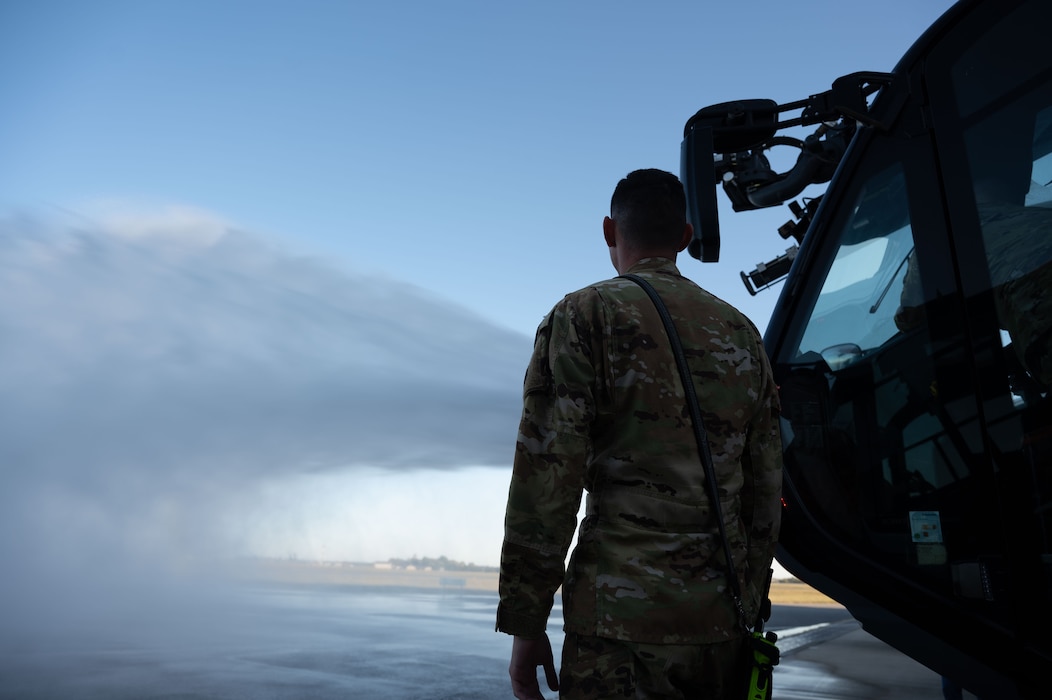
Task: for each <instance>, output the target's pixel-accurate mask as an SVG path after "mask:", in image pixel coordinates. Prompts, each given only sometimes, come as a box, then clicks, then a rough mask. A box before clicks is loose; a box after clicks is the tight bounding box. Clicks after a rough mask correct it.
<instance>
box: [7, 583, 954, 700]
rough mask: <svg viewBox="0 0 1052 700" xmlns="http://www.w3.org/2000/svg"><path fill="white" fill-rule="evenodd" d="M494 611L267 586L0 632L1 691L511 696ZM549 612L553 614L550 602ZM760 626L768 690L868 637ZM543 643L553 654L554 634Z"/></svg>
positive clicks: (788, 688)
mask: <svg viewBox="0 0 1052 700" xmlns="http://www.w3.org/2000/svg"><path fill="white" fill-rule="evenodd" d="M495 608H496V596H495V594H493V593H472V592H467V591H462V590H455V589H454V590H444V591H443V590H434V589H429V590H409V589H386V590H385V589H377V588H366V587H348V586H267V587H255V588H251V589H248V590H242V591H240V592H239V593H238V594H237V595H236V596H231V597H229V598H227V599H225V601H224V603H223V605H221V606H212V607H208V608H206V609H198V610H197V613H196V614H192V613H190V612H189V611H184V612H185V613H186V614H176V615H171V614H165V615H160V614H158V615H151V614H148V613H143V614H139V615H136V616H125V617H123V618H122V617H121V616H106V617H104V618H100V619H96V620H93V621H88V622H89V623H90V624H85V622H86V621H83V620H82V621H80V624H79V626H75V625H72V624H71V625H70V626H69V627H68V628H66V629H63V628H62V627H55V628H53V629H49V630H42V631H41V632H40V633H39V634H36V635H30V636H28V637H25V638H13V637H11V636H9V635H8V636H4V635H3V634H2V633H0V652H2V657H0V698H3V699H5V700H6V699H8V698H10V699H12V700H14V699H15V698H18V699H19V700H22V699H24V698H34V699H37V700H52V699H55V700H57V699H60V698H61V699H63V700H65V699H66V698H81V699H83V700H96V699H97V700H103V699H105V700H124V699H128V700H131V699H132V698H136V699H138V698H150V697H155V698H161V697H164V698H176V697H178V698H185V699H190V698H201V699H203V698H217V699H218V698H231V699H241V698H244V699H246V700H248V699H249V698H252V699H262V700H266V699H269V698H274V699H279V698H317V699H319V700H326V699H328V698H341V699H343V698H351V697H354V698H375V699H377V700H384V699H388V698H390V699H397V700H410V699H413V698H428V699H429V700H436V699H442V698H460V699H463V700H474V699H476V698H477V699H479V700H481V699H483V698H485V699H487V700H489V699H490V698H502V697H511V693H510V686H509V683H508V677H507V664H508V656H509V653H510V650H511V640H510V638H509V637H507V636H506V635H503V634H499V633H495V632H494V631H493V620H494V611H495ZM140 613H142V611H140ZM552 615H553V619H556V620H557V619H559V618H560V617H561V610H559V609H558V606H557V607H556V609H555V610H554V611H553V613H552ZM768 628H769V629H771V630H774V631H781V632H782V639H781V641H780V643H779V647H780V648H781V650H782V653H783V658H784V660H783V663H782V665H780V666H779V667H778V668H777V669H776V676H775V688H776V693H775V697H776V698H785V700H793V699H795V698H836V697H841V696H838V695H831V694H815V693H817V692H821V689H822V687H824V686H828V685H829V684H828V683H826V682H825V681H826V680H827V677H828V675H829V669H826V668H822V667H821V666H820V665H816V664H815V663H813V662H812V661H811V660H809V659H807V658H805V656H806V650H807V649H814V648H816V647H820V646H821V645H823V644H826V643H827V642H830V641H831V640H835V639H836V638H838V637H842V636H845V638H846V635H852V634H861V635H865V633H864V632H861V631H860V630H859V628H858V626H857V624H856V623H854V621H852V620H851V618H850V616H849V615H848V613H847V612H846V611H845V610H843V609H842V608H838V607H825V608H810V607H802V606H776V607H775V612H774V615H773V616H772V620H771V624H770V625H769V627H768ZM865 636H867V637H868V635H865ZM552 643H553V647H554V651H555V654H556V658H558V654H559V652H560V647H561V634H552ZM831 646H832V645H831ZM876 651H877V652H878V653H881V654H884V655H885V656H889V655H890V657H896V656H901V655H898V654H897V652H894V651H892V650H890V649H880V648H877V649H876ZM794 658H800V659H802V661H801V662H799V663H797V662H794ZM892 660H894V658H892ZM906 661H909V660H908V659H907V660H906ZM911 663H912V662H911ZM921 669H922V671H924V672H927V669H923V667H921ZM927 673H929V674H930V673H931V672H927ZM922 675H923V674H922ZM931 675H932V677H933V678H934V679H935V681H934V682H935V683H936V685H935V686H933V687H934V688H935V689H936V690H937V688H938V686H937V681H938V677H937V676H934V674H931ZM834 680H835V679H834ZM794 686H795V687H796V690H794V689H793V688H794ZM841 686H843V684H841ZM844 687H845V688H849V689H850V692H860V688H862V686H859V685H858V684H855V685H850V684H849V685H848V686H844ZM878 690H879V689H877V688H872V687H868V686H867V687H866V689H865V692H873V693H876V692H877V691H878ZM793 693H796V694H793ZM807 693H811V694H807ZM550 696H552V697H554V696H555V694H554V693H551V694H550ZM843 697H853V698H858V697H866V695H851V696H843ZM872 697H880V696H879V695H872ZM888 697H892V696H888ZM911 697H913V696H911ZM917 697H922V696H917ZM931 697H932V698H933V699H934V698H937V697H939V696H938V695H937V694H936V695H932V696H931Z"/></svg>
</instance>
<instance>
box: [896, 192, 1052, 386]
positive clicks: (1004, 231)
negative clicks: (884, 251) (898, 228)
mask: <svg viewBox="0 0 1052 700" xmlns="http://www.w3.org/2000/svg"><path fill="white" fill-rule="evenodd" d="M978 210H979V221H980V223H981V225H982V230H983V245H984V247H985V248H986V259H987V264H988V266H989V270H990V284H991V286H992V287H993V290H994V302H995V304H996V305H997V315H998V318H999V319H1000V322H1001V327H1002V328H1003V329H1004V330H1006V331H1008V335H1009V336H1010V337H1011V338H1012V347H1013V348H1014V349H1015V352H1016V354H1017V356H1018V357H1019V361H1020V362H1021V363H1022V364H1023V366H1024V367H1025V368H1026V369H1027V371H1028V372H1030V374H1031V375H1033V376H1034V377H1035V378H1036V379H1037V380H1038V381H1040V382H1041V383H1042V384H1044V385H1045V386H1046V387H1052V295H1049V294H1048V293H1047V290H1048V289H1050V288H1052V237H1050V236H1049V232H1050V231H1052V210H1049V209H1044V208H1041V207H1022V206H1019V205H1017V204H1004V203H982V204H979V207H978ZM920 277H921V273H920V271H919V268H918V265H917V261H916V258H910V262H909V267H908V268H907V272H906V278H905V280H904V281H903V286H902V293H901V305H900V306H899V308H898V310H897V311H896V312H895V323H896V325H897V326H898V328H899V330H902V331H907V330H910V329H912V328H915V327H917V326H918V325H920V324H921V323H922V322H923V320H924V310H923V304H924V302H925V300H924V295H923V291H922V288H921V279H920Z"/></svg>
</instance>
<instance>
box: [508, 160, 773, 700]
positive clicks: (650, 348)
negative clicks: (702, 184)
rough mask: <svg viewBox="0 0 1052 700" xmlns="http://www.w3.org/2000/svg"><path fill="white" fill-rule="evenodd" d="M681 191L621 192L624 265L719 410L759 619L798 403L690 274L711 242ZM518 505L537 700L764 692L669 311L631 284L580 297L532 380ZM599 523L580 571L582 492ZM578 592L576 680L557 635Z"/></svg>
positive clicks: (557, 322) (561, 314)
mask: <svg viewBox="0 0 1052 700" xmlns="http://www.w3.org/2000/svg"><path fill="white" fill-rule="evenodd" d="M685 209H686V206H685V200H684V195H683V188H682V186H681V185H680V183H679V180H678V179H677V178H676V177H675V176H674V175H672V174H670V173H666V172H662V171H659V170H640V171H636V172H633V173H631V174H629V175H628V177H626V178H625V179H623V180H622V181H621V182H620V183H619V184H618V186H617V188H616V189H615V191H614V195H613V198H612V200H611V206H610V211H611V213H610V216H609V217H607V218H606V219H605V220H604V222H603V233H604V237H605V238H606V242H607V245H608V246H609V248H610V258H611V261H612V262H613V264H614V268H615V269H616V270H617V271H618V272H620V273H628V272H632V273H635V274H637V275H639V276H640V277H643V278H645V279H646V280H648V281H649V282H650V283H651V284H652V285H653V286H654V287H655V288H656V289H657V291H658V293H659V294H660V295H661V297H662V299H663V300H664V301H665V303H666V305H667V306H668V308H669V311H670V313H671V315H672V317H673V319H674V321H675V324H676V327H677V328H678V330H679V333H680V335H681V337H682V342H683V346H684V350H685V354H686V357H687V361H688V364H689V365H690V370H691V373H692V375H693V376H694V380H695V388H696V391H697V395H698V400H699V403H700V404H701V410H702V413H703V417H704V421H705V427H706V429H707V431H708V438H709V442H710V445H711V451H712V458H713V463H714V467H715V471H716V477H717V481H718V486H719V493H720V501H721V507H722V509H723V516H724V519H725V522H726V527H727V534H728V538H729V540H730V545H731V548H732V551H733V553H734V557H733V558H734V569H735V571H736V572H737V575H738V577H739V580H740V582H741V588H742V591H743V593H744V598H745V600H744V605H745V609H746V612H747V614H748V616H749V618H750V620H753V619H755V618H756V616H757V613H758V610H759V605H760V603H761V598H762V596H763V588H764V585H765V583H766V579H767V574H768V569H769V567H770V565H771V561H772V558H773V556H774V547H775V540H776V538H777V536H778V528H779V521H780V511H779V507H780V505H779V497H780V492H781V466H782V463H781V441H780V437H779V432H778V409H779V406H778V397H777V394H776V388H775V385H774V380H773V378H772V375H771V369H770V365H769V363H768V360H767V356H766V355H765V353H764V349H763V346H762V344H761V339H760V335H759V333H758V332H757V331H756V328H755V327H754V326H753V325H752V323H750V322H749V320H748V319H746V318H745V316H743V315H742V314H741V313H740V312H738V311H737V310H735V309H734V308H732V307H731V306H729V305H728V304H726V303H725V302H723V301H721V300H719V299H717V298H715V297H713V296H712V295H711V294H709V293H707V292H705V291H704V290H702V289H700V288H699V287H698V286H697V285H695V284H694V283H693V282H691V281H690V280H687V279H686V278H684V277H682V276H681V275H680V274H679V271H678V270H677V268H676V265H675V259H676V254H677V253H678V252H680V251H682V250H683V248H684V247H686V245H687V243H688V242H689V240H690V238H691V235H692V233H693V231H692V229H691V227H690V225H689V224H688V223H687V222H686V218H685ZM523 393H524V398H523V402H524V406H523V414H522V422H521V424H520V428H519V438H518V443H517V446H516V455H515V463H514V469H513V473H512V478H511V487H510V491H509V495H508V505H507V513H506V519H505V536H504V547H503V552H502V555H501V573H500V604H499V607H498V610H497V629H498V630H500V631H503V632H507V633H508V634H512V635H514V636H515V639H514V642H513V647H512V658H511V666H510V669H509V672H510V674H511V681H512V689H513V691H514V692H515V696H516V697H517V698H531V699H536V698H541V697H542V696H541V693H540V688H539V684H538V682H537V666H543V667H544V670H545V673H546V676H547V680H548V685H549V687H551V688H552V689H553V690H555V689H557V688H559V686H560V685H561V688H559V689H560V691H561V694H560V697H563V698H614V697H639V698H642V697H646V698H656V697H662V698H665V697H668V698H673V697H676V698H682V697H690V698H723V697H731V696H732V695H736V694H738V693H739V691H742V692H743V691H744V689H743V688H741V687H740V684H739V682H738V676H739V673H738V671H739V669H740V668H741V665H740V664H741V663H742V662H744V658H743V655H742V653H741V648H742V644H741V637H742V634H743V631H742V629H741V626H740V624H739V616H738V613H737V612H736V610H735V608H734V605H733V603H732V601H731V598H730V595H729V594H728V591H727V582H726V576H725V571H726V569H725V557H724V555H723V550H722V546H721V542H720V538H719V534H718V526H717V524H716V523H715V522H714V518H713V516H712V514H711V510H710V506H709V498H708V496H707V493H706V487H705V478H704V468H703V466H702V464H701V461H700V458H699V456H698V451H697V446H696V442H695V438H694V433H693V430H692V428H691V419H690V412H689V409H688V407H687V405H686V403H685V397H684V392H683V389H682V387H681V384H680V380H679V374H678V372H677V369H676V363H675V359H674V357H673V354H672V352H671V350H670V347H669V342H668V339H667V336H666V334H665V330H664V327H663V325H662V323H661V320H660V317H659V316H658V313H657V311H656V309H655V307H654V305H653V303H652V302H651V300H650V299H649V298H648V297H647V296H646V293H645V292H644V291H643V290H642V289H641V288H640V287H638V286H637V285H636V284H635V283H633V282H631V281H630V280H627V279H621V278H614V279H610V280H606V281H604V282H599V283H597V284H593V285H591V286H589V287H586V288H584V289H582V290H580V291H577V292H574V293H573V294H570V295H567V296H566V297H565V298H564V299H563V300H562V301H561V302H559V303H558V304H557V305H556V306H555V308H554V309H552V311H551V313H549V314H548V316H547V317H546V318H545V320H544V321H543V322H542V323H541V326H540V328H539V329H538V331H537V338H536V344H535V347H534V352H533V357H532V359H531V361H530V365H529V367H528V369H527V372H526V380H525V386H524V391H523ZM584 491H587V493H588V498H587V510H586V513H587V515H586V517H585V518H584V520H583V521H582V523H581V531H580V533H579V541H578V544H577V547H576V548H575V550H574V554H573V556H572V557H571V559H570V563H569V566H568V567H567V568H566V569H565V573H564V562H565V561H566V553H567V551H568V549H569V545H570V541H571V539H572V536H573V532H574V526H575V524H576V515H577V513H578V510H579V506H580V502H581V494H582V492H584ZM560 585H562V586H563V616H564V622H565V625H564V630H565V632H566V640H565V643H564V646H563V657H562V667H561V673H560V675H559V677H558V682H557V679H556V674H555V667H554V662H553V659H552V651H551V645H550V643H549V640H548V637H547V635H546V633H545V626H546V622H547V619H548V614H549V612H550V611H551V608H552V603H553V598H554V594H555V591H556V589H558V588H559V586H560Z"/></svg>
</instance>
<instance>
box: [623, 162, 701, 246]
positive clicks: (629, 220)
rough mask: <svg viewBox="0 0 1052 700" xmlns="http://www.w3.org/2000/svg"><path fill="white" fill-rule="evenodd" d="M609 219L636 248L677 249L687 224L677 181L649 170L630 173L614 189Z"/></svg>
mask: <svg viewBox="0 0 1052 700" xmlns="http://www.w3.org/2000/svg"><path fill="white" fill-rule="evenodd" d="M610 218H611V219H613V220H614V221H616V222H617V228H618V231H620V233H621V235H622V236H624V237H625V239H626V240H627V241H628V242H629V243H631V244H633V245H635V246H638V247H641V248H648V247H664V246H673V247H675V246H678V245H679V243H680V241H681V240H682V237H683V229H684V227H685V226H686V224H687V199H686V196H685V195H684V194H683V185H682V184H680V181H679V178H677V177H676V176H675V175H673V174H672V173H668V172H665V171H664V170H657V169H654V168H648V169H645V170H635V171H633V172H630V173H629V174H628V175H627V176H626V177H625V178H624V179H623V180H621V182H619V183H617V187H615V188H614V194H613V196H612V197H611V198H610Z"/></svg>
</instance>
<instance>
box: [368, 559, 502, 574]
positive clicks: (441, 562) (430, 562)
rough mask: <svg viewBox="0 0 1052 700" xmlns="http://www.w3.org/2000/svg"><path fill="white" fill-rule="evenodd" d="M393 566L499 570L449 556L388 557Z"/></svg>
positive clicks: (443, 569)
mask: <svg viewBox="0 0 1052 700" xmlns="http://www.w3.org/2000/svg"><path fill="white" fill-rule="evenodd" d="M387 561H388V563H390V564H391V566H394V567H397V568H400V569H406V568H409V567H410V566H412V567H414V568H416V569H427V568H431V569H434V570H438V571H497V570H498V569H497V567H495V566H479V565H478V564H465V563H464V562H462V561H454V560H452V559H450V558H449V557H437V558H435V557H412V558H411V559H388V560H387Z"/></svg>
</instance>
